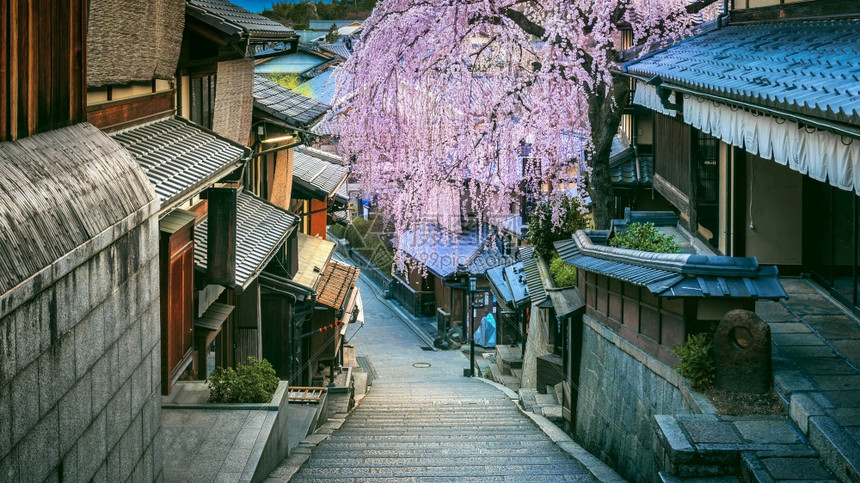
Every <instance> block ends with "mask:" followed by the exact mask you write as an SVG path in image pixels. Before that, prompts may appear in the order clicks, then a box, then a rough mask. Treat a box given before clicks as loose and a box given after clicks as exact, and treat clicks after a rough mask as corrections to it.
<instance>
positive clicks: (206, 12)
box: [185, 0, 296, 40]
mask: <svg viewBox="0 0 860 483" xmlns="http://www.w3.org/2000/svg"><path fill="white" fill-rule="evenodd" d="M185 12H186V13H187V14H188V15H190V16H191V17H194V18H196V19H198V20H201V21H203V22H205V23H206V24H208V25H211V26H213V27H215V28H217V29H218V30H220V31H222V32H224V33H225V34H227V35H238V36H245V35H247V36H249V37H250V38H251V39H271V40H277V39H290V38H293V37H296V33H295V31H293V29H291V28H289V27H286V26H284V25H282V24H280V23H278V22H275V21H274V20H271V19H269V18H266V17H264V16H262V15H258V14H256V13H251V12H249V11H248V10H245V9H244V8H242V7H240V6H238V5H235V4H233V3H230V2H228V1H227V0H188V4H187V8H186V9H185Z"/></svg>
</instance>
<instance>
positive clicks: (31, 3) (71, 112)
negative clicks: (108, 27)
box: [0, 0, 87, 141]
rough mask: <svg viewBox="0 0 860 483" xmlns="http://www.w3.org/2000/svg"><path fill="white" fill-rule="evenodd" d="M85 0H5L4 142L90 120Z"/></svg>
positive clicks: (0, 92)
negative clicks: (87, 115) (87, 89)
mask: <svg viewBox="0 0 860 483" xmlns="http://www.w3.org/2000/svg"><path fill="white" fill-rule="evenodd" d="M86 24H87V2H86V0H63V1H54V0H0V141H11V140H15V139H19V138H22V137H26V136H30V135H33V134H36V133H39V132H44V131H50V130H52V129H56V128H59V127H63V126H68V125H71V124H75V123H78V122H81V121H83V120H84V119H85V111H84V108H85V103H86V69H85V68H84V66H85V65H86V58H85V57H86Z"/></svg>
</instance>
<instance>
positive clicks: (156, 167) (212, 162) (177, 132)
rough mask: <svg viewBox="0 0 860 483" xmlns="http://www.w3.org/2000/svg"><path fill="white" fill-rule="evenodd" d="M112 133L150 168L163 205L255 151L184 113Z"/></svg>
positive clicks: (218, 175)
mask: <svg viewBox="0 0 860 483" xmlns="http://www.w3.org/2000/svg"><path fill="white" fill-rule="evenodd" d="M111 137H112V138H114V139H115V140H116V141H117V142H118V143H119V144H121V145H122V146H123V147H124V148H126V149H128V151H129V152H131V154H132V155H133V156H134V159H135V161H137V162H138V164H140V167H141V168H143V170H144V172H146V176H147V177H148V178H149V182H150V183H152V186H153V188H154V189H155V193H156V194H157V195H158V197H159V199H161V202H162V206H165V205H169V204H171V203H173V202H174V201H180V200H182V199H183V198H185V197H188V196H191V195H193V194H195V193H196V192H198V191H199V190H201V189H203V188H204V187H205V186H206V185H207V184H209V183H212V182H214V181H216V180H218V179H219V178H220V177H222V176H223V175H225V174H227V172H229V171H230V170H231V169H233V168H235V167H236V166H238V165H239V164H241V163H242V162H243V161H244V160H245V159H247V157H248V156H250V154H251V151H250V150H249V149H248V148H246V147H245V146H242V145H240V144H237V143H235V142H233V141H230V140H228V139H225V138H222V137H221V136H219V135H217V134H215V133H214V132H212V131H210V130H208V129H206V128H204V127H202V126H199V125H197V124H194V123H192V122H191V121H188V120H186V119H182V118H180V117H169V118H165V119H161V120H159V121H155V122H152V123H149V124H143V125H141V126H135V127H132V128H129V129H125V130H122V131H117V132H116V133H113V134H111Z"/></svg>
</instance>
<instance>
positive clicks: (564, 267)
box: [549, 254, 576, 287]
mask: <svg viewBox="0 0 860 483" xmlns="http://www.w3.org/2000/svg"><path fill="white" fill-rule="evenodd" d="M549 273H550V275H552V281H553V283H555V286H556V287H570V286H571V285H576V267H574V266H573V265H568V264H566V263H564V260H562V259H561V257H560V256H558V254H556V255H555V256H554V257H552V260H550V262H549Z"/></svg>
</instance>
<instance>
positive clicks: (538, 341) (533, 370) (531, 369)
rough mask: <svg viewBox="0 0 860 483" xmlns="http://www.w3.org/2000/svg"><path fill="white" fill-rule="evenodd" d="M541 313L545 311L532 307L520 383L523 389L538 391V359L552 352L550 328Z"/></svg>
mask: <svg viewBox="0 0 860 483" xmlns="http://www.w3.org/2000/svg"><path fill="white" fill-rule="evenodd" d="M541 312H544V311H543V310H541V309H539V308H538V307H536V306H534V305H532V309H531V310H530V313H531V315H530V317H529V328H528V336H527V337H526V353H525V355H524V356H523V377H522V380H521V381H520V387H523V388H530V389H537V358H538V357H540V356H542V355H545V354H547V353H548V352H550V351H549V350H547V347H548V344H549V326H548V324H547V321H546V320H544V319H545V317H543V316H542V315H541Z"/></svg>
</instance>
